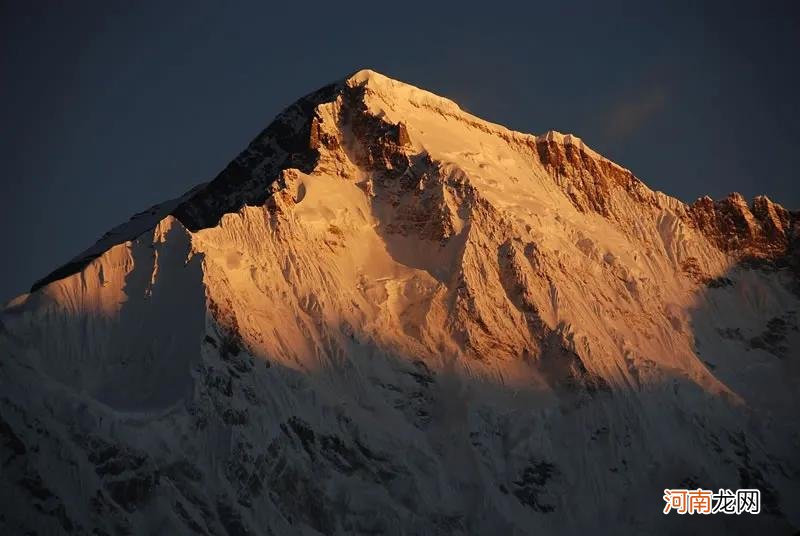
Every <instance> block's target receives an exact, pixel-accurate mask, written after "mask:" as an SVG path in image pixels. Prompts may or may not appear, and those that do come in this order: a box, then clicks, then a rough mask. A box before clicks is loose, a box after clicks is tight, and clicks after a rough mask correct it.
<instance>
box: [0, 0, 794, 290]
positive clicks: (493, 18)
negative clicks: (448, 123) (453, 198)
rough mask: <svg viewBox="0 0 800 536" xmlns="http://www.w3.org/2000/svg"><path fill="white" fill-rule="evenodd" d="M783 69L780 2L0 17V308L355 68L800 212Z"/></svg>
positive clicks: (143, 7) (224, 9)
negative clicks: (765, 197) (298, 102)
mask: <svg viewBox="0 0 800 536" xmlns="http://www.w3.org/2000/svg"><path fill="white" fill-rule="evenodd" d="M601 4H602V5H601ZM799 53H800V2H792V1H787V2H779V1H765V2H739V1H727V2H713V1H709V2H680V1H670V2H663V3H658V2H581V1H577V0H571V1H570V2H553V1H548V2H533V1H530V2H514V3H504V2H502V1H493V2H480V3H474V4H472V3H469V2H466V1H462V2H457V3H456V2H453V3H445V2H430V1H428V2H415V1H410V0H409V1H406V0H404V1H403V2H375V1H371V2H332V1H329V2H324V3H315V2H310V1H308V2H288V1H287V2H282V3H281V5H279V4H278V3H277V2H254V3H248V2H244V1H237V2H209V1H205V0H195V1H192V2H179V1H170V2H147V1H136V2H134V1H129V2H119V1H114V0H107V1H102V2H95V1H88V0H76V1H73V2H55V1H52V2H48V1H46V0H40V1H37V2H24V1H22V0H19V1H14V2H9V1H7V0H0V166H1V167H0V218H1V220H0V240H2V248H1V249H0V251H2V252H3V257H4V258H3V261H2V263H0V266H2V277H0V302H5V301H6V300H8V299H10V298H12V297H14V296H16V295H18V294H20V293H23V292H26V291H27V289H28V288H29V287H30V285H31V283H33V282H34V281H35V280H36V279H39V278H40V277H42V276H44V275H45V274H46V273H48V272H50V271H51V270H52V269H54V268H56V267H57V266H59V265H60V264H62V263H63V262H65V261H67V260H69V258H71V257H72V256H74V255H76V254H77V253H79V252H80V251H81V250H83V249H85V248H86V247H88V246H90V245H91V244H92V243H93V242H94V241H95V240H96V239H98V238H99V237H100V236H101V235H102V234H103V233H105V232H106V231H107V230H109V229H110V228H111V227H113V226H114V225H116V224H118V223H121V222H123V221H125V220H127V219H128V218H129V217H130V216H131V215H132V214H134V213H136V212H139V211H141V210H143V209H145V208H147V207H149V206H151V205H153V204H155V203H158V202H160V201H163V200H166V199H169V198H173V197H176V196H178V195H180V194H182V193H183V192H184V191H186V190H188V189H189V188H190V187H192V186H193V185H195V184H197V183H200V182H204V181H207V180H209V179H211V178H213V177H214V176H215V175H216V174H217V173H218V172H219V171H220V170H221V169H222V168H224V167H225V165H226V164H227V162H228V161H230V160H231V159H232V158H233V157H234V156H235V155H236V154H237V153H238V152H239V151H240V150H241V149H243V148H244V147H245V146H246V145H247V143H248V142H249V141H250V140H251V139H252V138H253V137H254V136H255V135H256V134H257V133H258V132H259V131H260V130H261V129H263V128H264V127H265V126H266V125H267V124H268V123H269V122H270V120H271V119H272V117H274V116H275V115H276V114H277V113H278V112H280V110H282V109H283V108H284V107H286V106H287V105H289V104H291V103H292V102H293V101H294V100H295V99H297V98H299V97H300V96H302V95H304V94H306V93H308V92H310V91H312V90H314V89H316V88H318V87H320V86H322V85H325V84H326V83H328V82H331V81H334V80H337V79H341V78H344V77H345V76H346V75H348V74H350V73H352V72H354V71H357V70H359V69H362V68H371V69H374V70H377V71H379V72H381V73H384V74H386V75H388V76H391V77H392V78H396V79H399V80H403V81H405V82H408V83H411V84H413V85H416V86H419V87H422V88H424V89H428V90H430V91H433V92H434V93H437V94H440V95H443V96H447V97H449V98H451V99H452V100H455V101H456V102H457V103H459V104H460V105H461V106H462V108H464V109H466V110H468V111H470V112H472V113H474V114H476V115H478V116H480V117H482V118H484V119H487V120H490V121H493V122H496V123H501V124H503V125H506V126H508V127H510V128H513V129H515V130H520V131H523V132H530V133H542V132H545V131H547V130H550V129H554V130H558V131H561V132H570V133H573V134H576V135H578V136H580V137H582V138H583V139H584V141H585V142H586V143H587V144H588V145H589V146H591V147H593V148H594V149H595V150H597V151H598V152H600V153H602V154H604V155H605V156H607V157H609V158H611V159H612V160H614V161H616V162H618V163H619V164H621V165H623V166H625V167H627V168H629V169H631V170H632V171H633V172H634V173H635V174H636V175H637V176H638V177H639V178H641V179H642V180H643V181H645V183H647V184H648V185H649V186H650V187H651V188H654V189H657V190H661V191H664V192H666V193H668V194H670V195H673V196H675V197H678V198H680V199H682V200H684V201H687V202H691V201H693V200H694V199H696V198H697V197H700V196H703V195H706V194H708V195H710V196H712V197H714V198H720V197H723V196H725V195H726V194H727V193H729V192H731V191H739V192H741V193H742V194H744V195H745V196H746V197H748V198H750V197H752V196H754V195H757V194H766V195H768V196H769V197H770V198H771V199H773V200H775V201H778V202H780V203H782V204H783V205H785V206H787V207H788V208H792V209H800V180H798V175H797V168H798V166H797V164H798V142H800V106H798V95H800V91H799V90H798V81H800V72H799V71H800V69H798V60H797V58H798V57H800V55H799Z"/></svg>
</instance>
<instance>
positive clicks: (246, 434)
mask: <svg viewBox="0 0 800 536" xmlns="http://www.w3.org/2000/svg"><path fill="white" fill-rule="evenodd" d="M798 221H799V220H798V214H797V213H792V212H789V211H787V210H785V209H783V208H782V207H781V206H780V205H777V204H775V203H773V202H772V201H770V200H768V199H767V198H765V197H759V198H756V199H755V200H753V202H751V203H748V202H747V201H745V200H744V199H742V198H741V196H738V194H736V195H731V196H730V197H729V198H727V199H725V200H721V201H719V202H713V201H712V200H710V199H707V198H704V199H701V200H698V201H697V202H696V203H695V204H693V205H686V204H684V203H682V202H681V201H679V200H677V199H674V198H672V197H669V196H667V195H665V194H663V193H661V192H654V191H652V190H650V189H649V188H647V186H645V185H644V184H643V183H642V182H641V181H639V180H638V179H637V178H636V177H634V176H633V174H631V172H630V171H628V170H626V169H625V168H622V167H620V166H618V165H617V164H615V163H613V162H611V161H609V160H607V159H605V158H604V157H602V156H601V155H599V154H597V153H595V152H594V151H592V150H591V149H590V148H589V147H588V146H586V145H585V144H584V142H583V141H581V140H580V139H579V138H577V137H575V136H572V135H563V134H560V133H557V132H548V133H547V134H544V135H542V136H533V135H528V134H522V133H518V132H513V131H510V130H508V129H505V128H504V127H502V126H499V125H495V124H492V123H489V122H486V121H483V120H481V119H479V118H477V117H475V116H472V115H470V114H468V113H466V112H464V111H462V110H461V109H460V108H459V107H458V106H457V105H456V104H455V103H454V102H452V101H450V100H447V99H445V98H442V97H439V96H436V95H433V94H431V93H429V92H426V91H424V90H421V89H418V88H415V87H413V86H410V85H407V84H404V83H402V82H398V81H395V80H391V79H389V78H387V77H384V76H383V75H380V74H378V73H375V72H373V71H368V70H365V71H359V72H358V73H356V74H355V75H353V76H351V77H349V78H347V79H346V80H344V81H341V82H338V83H335V84H332V85H330V86H326V87H325V88H322V89H321V90H319V91H317V92H315V93H312V94H310V95H308V96H306V97H304V98H302V99H300V100H299V101H298V102H297V103H296V104H294V105H292V106H291V107H290V108H288V109H287V110H286V111H285V112H284V113H283V114H281V115H280V116H279V117H278V118H276V119H275V121H274V122H273V123H272V125H270V126H269V127H268V128H267V129H266V130H265V131H264V132H262V133H261V134H260V135H259V137H257V138H256V139H255V140H254V141H253V143H252V144H251V145H250V146H249V147H248V148H247V149H246V150H245V151H244V152H243V153H242V154H241V155H239V156H238V157H237V158H236V159H235V160H234V161H233V162H232V163H231V164H230V165H229V166H228V167H227V168H226V169H225V170H224V171H223V172H222V173H220V175H219V176H218V177H217V178H215V179H214V180H213V181H210V182H209V183H206V184H203V185H200V186H198V187H196V188H195V189H193V190H192V191H190V192H188V193H187V194H186V195H184V196H182V197H180V198H178V199H176V200H174V201H171V202H167V203H164V204H162V205H159V206H157V207H153V209H150V210H149V211H146V212H145V213H142V214H140V215H137V216H136V217H134V218H133V219H132V220H131V221H130V222H129V223H127V224H123V225H121V226H119V227H117V228H116V229H114V230H113V231H112V232H111V233H109V234H108V235H106V236H105V237H104V238H103V239H101V240H100V241H99V242H98V243H97V244H96V245H95V246H93V247H92V248H90V249H88V250H87V251H86V252H85V253H83V254H81V255H79V256H78V257H76V258H75V259H73V260H72V261H70V263H68V264H67V265H65V266H64V267H61V268H59V269H57V270H56V271H55V272H53V274H51V275H50V276H47V277H45V278H44V279H42V280H41V281H40V282H39V283H37V284H36V285H35V286H34V289H33V290H32V292H31V293H30V294H26V295H23V296H20V297H19V298H17V299H15V300H13V301H12V302H11V303H9V304H8V305H7V306H6V307H5V309H4V310H3V311H2V313H1V315H2V316H0V505H2V506H0V532H2V533H3V534H25V533H28V532H30V533H35V534H38V535H46V534H207V535H226V534H227V535H230V536H239V535H244V534H308V535H311V534H398V535H399V534H430V535H434V534H442V535H444V534H520V535H522V534H567V535H571V534H586V533H591V534H606V533H607V534H724V533H728V534H752V533H754V532H755V531H762V532H764V533H776V534H780V533H785V534H789V533H792V532H793V531H795V530H797V529H798V527H800V455H798V452H800V450H798V448H799V447H800V426H799V425H800V421H799V420H798V412H797V408H798V407H800V404H799V403H798V402H800V400H799V395H798V385H800V384H799V383H798V380H800V320H798V311H800V276H798V274H800V254H798V251H800V249H798V246H797V244H798V240H799V239H800V224H798ZM696 487H702V488H706V489H712V490H717V489H719V488H730V489H736V488H759V489H760V490H761V493H762V513H761V514H760V515H758V516H753V515H749V516H748V515H742V516H724V515H716V516H677V515H675V514H672V515H669V516H664V515H663V514H662V509H663V506H664V502H663V499H662V495H663V490H664V489H665V488H696Z"/></svg>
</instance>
